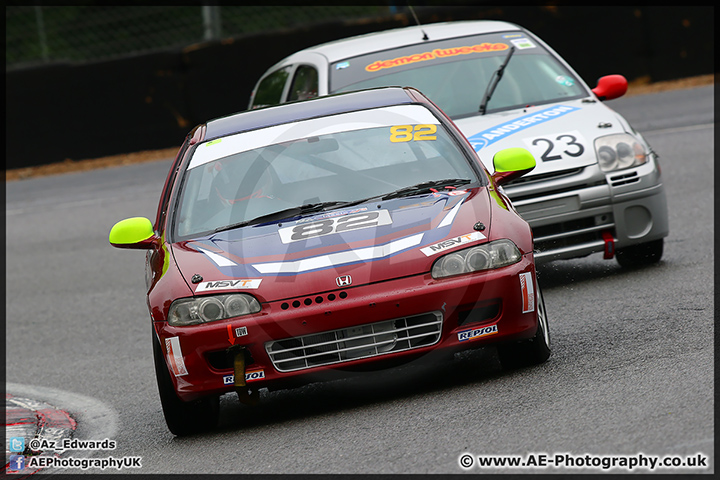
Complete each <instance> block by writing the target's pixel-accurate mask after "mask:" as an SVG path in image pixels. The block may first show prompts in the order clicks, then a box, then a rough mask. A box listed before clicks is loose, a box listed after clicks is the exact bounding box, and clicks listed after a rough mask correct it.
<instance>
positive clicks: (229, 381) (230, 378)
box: [223, 370, 265, 385]
mask: <svg viewBox="0 0 720 480" xmlns="http://www.w3.org/2000/svg"><path fill="white" fill-rule="evenodd" d="M263 378H265V370H252V371H250V372H245V381H246V382H253V381H256V380H262V379H263ZM234 384H235V375H224V376H223V385H234Z"/></svg>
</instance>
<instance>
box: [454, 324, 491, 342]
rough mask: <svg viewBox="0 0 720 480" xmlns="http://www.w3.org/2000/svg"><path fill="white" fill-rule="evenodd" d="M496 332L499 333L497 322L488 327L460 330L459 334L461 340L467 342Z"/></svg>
mask: <svg viewBox="0 0 720 480" xmlns="http://www.w3.org/2000/svg"><path fill="white" fill-rule="evenodd" d="M495 333H498V326H497V323H496V324H494V325H488V326H486V327H479V328H471V329H468V330H463V331H462V332H458V334H457V336H458V341H459V342H466V341H468V340H475V339H476V338H480V337H487V336H488V335H493V334H495Z"/></svg>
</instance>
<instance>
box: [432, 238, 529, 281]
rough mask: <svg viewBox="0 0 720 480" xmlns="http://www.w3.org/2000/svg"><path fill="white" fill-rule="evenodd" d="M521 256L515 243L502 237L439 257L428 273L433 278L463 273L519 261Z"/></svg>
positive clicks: (490, 268)
mask: <svg viewBox="0 0 720 480" xmlns="http://www.w3.org/2000/svg"><path fill="white" fill-rule="evenodd" d="M521 258H522V255H521V254H520V250H518V248H517V245H515V244H514V243H513V242H512V241H511V240H508V239H506V238H503V239H502V240H495V241H494V242H490V243H485V244H483V245H478V246H476V247H471V248H466V249H464V250H458V251H457V252H453V253H449V254H447V255H445V256H443V257H440V258H439V259H437V261H436V262H435V264H434V265H433V267H432V270H431V272H430V273H431V275H432V277H433V278H435V279H437V278H445V277H452V276H454V275H461V274H463V273H470V272H480V271H482V270H493V269H495V268H500V267H505V266H507V265H512V264H513V263H517V262H519V261H520V259H521Z"/></svg>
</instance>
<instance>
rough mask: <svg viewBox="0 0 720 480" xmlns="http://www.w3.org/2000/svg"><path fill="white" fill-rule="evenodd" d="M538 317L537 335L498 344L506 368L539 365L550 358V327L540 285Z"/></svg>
mask: <svg viewBox="0 0 720 480" xmlns="http://www.w3.org/2000/svg"><path fill="white" fill-rule="evenodd" d="M536 297H537V299H536V301H537V318H538V329H537V332H536V333H535V336H534V337H533V338H531V339H529V340H523V341H520V342H516V343H510V344H505V345H498V347H497V350H498V356H499V357H500V364H501V365H502V367H503V368H504V369H506V370H510V369H514V368H519V367H525V366H529V365H537V364H540V363H543V362H545V361H546V360H547V359H548V358H550V353H551V350H550V328H549V327H548V316H547V311H546V310H545V300H544V299H543V296H542V293H541V291H540V287H539V286H538V287H537V294H536Z"/></svg>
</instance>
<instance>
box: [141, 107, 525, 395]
mask: <svg viewBox="0 0 720 480" xmlns="http://www.w3.org/2000/svg"><path fill="white" fill-rule="evenodd" d="M418 101H421V102H422V103H425V104H426V105H429V108H431V109H432V110H434V111H435V112H437V113H438V115H439V116H441V117H443V118H444V119H445V120H447V121H448V123H449V124H451V122H450V120H449V119H448V118H447V116H445V115H444V114H443V113H442V112H441V111H440V110H439V109H437V107H435V106H434V105H432V104H431V103H429V101H428V100H427V99H425V97H418ZM204 132H205V128H204V127H202V126H201V127H200V128H196V129H195V130H193V132H191V134H190V135H188V137H187V139H186V142H185V144H184V145H183V147H182V148H181V150H180V152H179V154H178V157H177V158H176V160H175V162H174V163H173V166H172V167H171V170H170V172H169V174H168V177H167V180H166V184H165V187H164V189H163V194H162V196H161V200H160V205H159V207H158V212H157V217H156V224H155V227H156V232H157V237H156V238H155V241H156V243H157V244H158V245H159V248H153V249H151V250H149V251H148V256H147V269H148V274H149V275H148V296H147V302H148V308H149V309H150V312H151V316H152V320H153V327H154V331H155V334H156V335H157V336H158V338H159V339H160V344H161V345H162V346H163V349H164V348H165V339H166V338H169V337H179V340H180V345H181V347H182V353H183V356H184V362H185V366H186V368H187V370H188V372H189V373H188V374H187V375H183V376H179V377H175V376H174V375H173V374H172V372H171V378H172V379H173V382H174V384H175V387H176V391H177V393H178V396H179V397H180V398H181V399H182V400H185V401H190V400H193V399H195V398H199V397H202V396H205V395H215V394H221V393H225V392H230V391H233V390H234V387H233V385H224V384H223V380H222V377H223V375H230V374H232V373H233V372H232V369H231V368H228V369H225V370H216V369H214V368H212V367H211V366H210V364H209V362H208V360H207V357H206V353H208V352H215V351H222V350H225V349H227V348H228V347H230V345H231V344H230V342H229V340H228V330H227V326H228V325H231V326H232V328H233V329H234V328H236V327H241V326H244V327H246V328H247V330H248V334H247V335H246V336H243V337H241V338H237V339H235V343H236V344H240V345H243V346H244V347H246V348H247V349H248V350H249V352H250V354H251V356H252V359H253V361H254V363H252V364H251V365H248V370H249V371H250V370H253V369H257V368H262V369H263V370H264V372H265V378H264V379H263V380H260V381H254V382H252V383H250V385H251V386H252V387H256V388H262V387H268V388H279V387H282V386H284V385H289V384H296V383H302V382H307V381H313V380H314V379H317V378H318V375H320V374H322V373H323V372H327V371H330V370H334V371H338V370H340V369H347V368H352V367H355V366H359V365H371V364H380V363H381V362H382V361H383V360H384V359H393V358H396V359H397V358H399V357H404V358H413V357H417V356H419V355H424V354H426V353H428V352H429V351H431V350H438V349H448V350H458V349H464V348H476V347H481V346H483V345H487V344H489V343H495V342H502V341H509V340H516V339H523V338H530V337H532V336H533V335H534V334H535V332H536V330H537V314H536V311H533V312H530V313H524V314H523V313H522V308H521V303H522V302H521V291H520V280H519V277H518V274H520V273H523V272H530V273H532V277H533V283H534V287H535V291H537V281H536V279H535V265H534V260H533V253H532V249H533V242H532V233H531V230H530V227H529V226H528V224H527V223H526V222H525V221H524V220H522V219H521V218H520V216H519V215H517V213H516V212H515V211H514V209H513V208H512V206H511V204H510V201H509V199H508V198H507V197H506V196H505V195H504V194H503V193H502V191H501V190H498V188H497V184H496V183H495V181H494V180H491V184H490V185H489V186H488V187H481V188H475V189H472V190H471V191H470V193H469V195H468V196H467V198H466V199H465V202H464V204H463V206H462V207H461V208H460V210H459V212H458V214H457V216H456V217H455V219H454V222H453V224H452V225H453V226H452V229H451V233H450V234H449V235H448V236H447V237H445V238H453V237H457V236H459V235H464V234H467V233H471V232H472V231H473V225H475V224H476V223H477V222H482V223H483V224H484V225H485V226H486V227H487V228H486V229H485V230H484V231H483V232H482V233H483V234H484V235H485V236H486V237H487V240H481V241H480V242H479V243H483V242H486V241H492V240H496V239H500V238H509V239H512V240H513V241H514V242H515V243H516V244H517V246H518V248H519V249H520V251H521V253H522V255H523V257H522V260H521V261H520V262H519V263H517V264H514V265H510V266H507V267H504V268H500V269H497V270H492V271H486V272H476V273H471V274H465V275H460V276H457V277H451V278H446V279H440V280H434V279H433V278H432V277H431V276H430V273H429V272H430V269H431V267H432V264H433V262H434V261H435V260H437V259H438V258H439V257H441V256H442V255H444V254H447V253H449V252H451V251H452V250H447V251H444V252H442V254H438V255H433V256H430V257H427V256H425V255H424V254H423V253H422V252H421V251H420V246H418V247H417V248H411V249H409V250H408V251H406V252H403V253H401V254H398V255H395V256H392V257H388V258H383V259H380V260H375V261H373V262H372V263H371V264H353V265H341V266H338V267H336V268H331V269H327V270H319V271H317V272H309V273H304V274H302V275H301V276H299V277H297V278H295V279H294V278H292V277H287V276H284V277H273V276H262V277H259V278H262V279H263V280H262V284H261V287H260V288H258V289H257V290H242V291H241V292H243V293H250V294H252V295H254V296H255V297H256V298H257V299H258V300H259V301H260V303H261V306H262V310H261V311H260V312H259V313H257V314H253V315H247V316H243V317H239V318H236V319H231V320H227V321H218V322H212V323H208V324H203V325H197V326H187V327H172V326H170V325H169V324H168V323H167V321H166V318H167V314H168V310H169V307H170V305H171V303H172V302H173V300H175V299H178V298H183V297H191V296H193V294H194V288H195V285H194V284H192V282H191V277H192V276H193V275H194V274H200V275H202V276H203V278H205V280H213V281H216V280H222V279H223V278H228V277H223V276H222V275H220V274H219V273H218V269H217V267H216V266H215V265H214V264H213V263H212V262H211V261H210V260H209V259H208V258H207V256H205V255H204V254H202V253H199V252H198V251H196V250H195V249H193V248H191V245H188V242H179V243H176V244H171V243H169V242H168V241H167V236H166V233H165V232H166V229H168V228H169V226H168V220H169V216H168V215H166V212H167V210H168V208H169V206H170V205H173V204H174V198H175V195H176V194H177V192H175V189H176V188H177V187H176V184H175V183H176V175H175V172H176V171H178V170H182V169H183V168H184V165H185V164H186V162H187V158H186V155H187V151H188V147H189V146H190V145H191V143H192V144H194V143H197V142H199V141H202V140H203V138H204ZM457 138H458V141H459V142H460V143H461V144H462V145H463V148H465V149H466V150H467V152H468V154H469V155H471V156H472V157H473V158H475V159H476V161H477V164H478V165H479V168H482V169H484V167H483V166H482V163H481V162H480V160H479V159H478V158H477V155H476V154H475V152H474V151H473V150H472V148H471V147H470V145H469V144H468V143H467V140H465V137H464V136H462V135H461V134H460V133H459V132H457ZM488 177H489V175H488ZM441 219H442V216H441V217H440V218H435V219H432V221H431V222H429V223H427V226H426V227H422V228H418V230H417V233H420V232H421V231H423V230H429V229H432V228H435V227H436V226H437V224H438V222H439V221H440V220H441ZM413 233H416V232H403V235H404V236H406V235H410V234H413ZM389 240H391V239H381V241H379V242H377V243H383V242H386V241H389ZM374 243H375V240H373V241H371V242H369V244H371V245H372V244H374ZM367 244H368V242H367V241H365V242H364V243H363V242H357V243H350V244H346V245H343V246H342V247H341V249H343V250H348V249H356V248H362V247H364V246H367ZM468 246H470V245H462V246H460V247H456V249H462V248H466V247H468ZM336 250H337V249H336ZM336 250H333V249H332V248H330V249H327V248H325V249H323V250H322V251H318V252H317V254H326V253H329V252H332V251H336ZM312 254H313V252H307V251H305V252H299V253H296V254H293V255H286V256H284V257H283V258H282V259H283V260H284V261H290V260H293V259H294V258H302V257H307V256H312ZM223 255H224V256H226V257H228V258H231V259H232V260H233V261H235V262H236V263H237V262H253V263H257V262H266V261H278V259H277V258H274V257H269V256H268V257H256V258H251V259H243V258H239V257H236V256H232V255H230V254H229V253H227V252H223ZM179 266H180V267H179ZM346 274H350V275H352V278H353V284H352V285H351V286H350V287H345V288H338V287H337V286H336V285H335V278H336V277H338V276H341V275H346ZM340 291H345V292H347V293H348V297H347V298H345V299H340V298H338V299H336V300H334V301H332V302H330V301H327V300H326V301H324V302H323V303H319V304H318V303H314V302H313V303H312V304H311V305H305V304H304V303H302V302H303V301H304V300H305V299H306V298H313V299H314V298H315V297H316V296H318V295H321V296H324V297H325V298H327V295H329V294H330V293H335V294H338V293H339V292H340ZM210 293H211V294H212V293H223V294H224V293H231V292H230V291H222V292H210ZM293 300H300V302H301V305H300V306H299V307H297V308H294V307H290V308H288V309H283V308H281V305H282V304H283V303H290V304H291V303H292V301H293ZM485 301H496V302H499V303H500V304H501V308H500V312H499V314H498V315H497V316H496V317H495V318H493V319H490V320H489V321H486V322H484V323H476V324H467V325H463V326H462V327H460V326H459V325H458V312H460V311H463V310H468V309H470V308H472V306H473V305H475V304H480V303H483V302H485ZM437 310H440V311H444V312H445V313H444V324H443V331H442V337H441V340H440V342H439V343H438V344H436V345H433V346H430V347H424V348H421V349H417V350H411V351H408V352H399V353H391V354H386V355H382V356H380V357H373V358H369V359H358V360H353V361H350V362H344V363H342V364H339V365H336V366H334V368H333V366H323V367H315V368H311V369H307V370H302V371H299V372H290V373H280V372H278V371H276V370H274V368H273V367H272V365H271V362H270V360H269V358H268V355H267V353H266V352H265V346H264V345H265V342H267V341H270V340H273V339H275V340H277V339H284V338H288V337H293V336H299V335H306V334H310V333H315V332H322V331H327V330H334V329H338V328H344V327H349V326H354V325H362V324H367V323H374V322H379V321H383V320H389V319H394V318H399V317H404V316H409V315H414V314H419V313H426V312H431V311H437ZM493 324H497V325H498V333H495V334H493V335H489V336H486V337H482V338H480V339H475V340H468V341H464V342H459V341H458V336H457V332H458V331H460V330H465V329H467V328H469V327H470V326H478V325H493Z"/></svg>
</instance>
